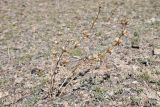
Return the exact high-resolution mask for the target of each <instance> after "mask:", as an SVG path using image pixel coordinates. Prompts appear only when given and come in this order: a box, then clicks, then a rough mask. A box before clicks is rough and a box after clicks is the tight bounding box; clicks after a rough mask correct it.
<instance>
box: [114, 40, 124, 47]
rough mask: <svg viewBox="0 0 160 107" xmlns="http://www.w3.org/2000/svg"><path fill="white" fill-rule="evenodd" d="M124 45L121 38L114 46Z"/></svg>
mask: <svg viewBox="0 0 160 107" xmlns="http://www.w3.org/2000/svg"><path fill="white" fill-rule="evenodd" d="M121 43H122V40H121V39H120V38H116V40H115V44H114V46H119V45H120V44H121Z"/></svg>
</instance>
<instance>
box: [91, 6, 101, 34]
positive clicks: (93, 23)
mask: <svg viewBox="0 0 160 107" xmlns="http://www.w3.org/2000/svg"><path fill="white" fill-rule="evenodd" d="M100 12H101V6H99V8H98V14H97V15H96V17H95V19H94V20H93V22H92V24H91V28H90V31H91V30H92V29H93V27H94V25H95V23H96V21H97V19H98V17H99V14H100Z"/></svg>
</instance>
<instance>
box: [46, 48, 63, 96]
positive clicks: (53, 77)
mask: <svg viewBox="0 0 160 107" xmlns="http://www.w3.org/2000/svg"><path fill="white" fill-rule="evenodd" d="M63 54H64V51H63V50H62V52H61V54H60V55H59V57H58V60H57V62H56V64H55V68H54V69H53V70H52V71H53V73H52V75H51V87H50V90H49V95H50V96H52V92H53V88H54V83H55V74H56V72H57V68H58V65H59V63H60V60H61V59H62V56H63Z"/></svg>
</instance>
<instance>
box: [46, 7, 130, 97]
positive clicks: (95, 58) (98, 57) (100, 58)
mask: <svg viewBox="0 0 160 107" xmlns="http://www.w3.org/2000/svg"><path fill="white" fill-rule="evenodd" d="M114 11H115V10H114ZM100 12H101V6H100V5H99V8H98V13H97V15H96V16H95V18H94V20H93V21H92V23H91V27H90V30H89V31H91V30H92V29H93V27H94V25H95V23H96V21H97V20H98V17H99V14H100ZM120 24H121V25H122V29H121V33H120V34H119V35H118V37H117V38H115V40H114V41H113V42H112V45H111V47H108V48H106V49H104V50H102V51H100V52H98V53H97V54H95V53H91V54H90V55H87V56H84V57H81V58H79V59H78V64H77V65H76V66H75V67H74V68H72V71H71V73H72V74H71V75H69V76H68V77H66V78H65V80H64V81H63V83H62V84H61V85H60V86H58V87H56V86H54V85H55V84H54V83H55V75H56V72H57V70H58V65H59V64H60V62H62V63H64V64H68V63H69V62H70V61H68V60H63V58H62V57H63V54H64V53H65V52H68V51H69V50H66V48H62V50H61V53H60V55H59V57H58V60H57V61H56V64H55V67H54V69H53V70H52V71H51V72H52V75H51V84H50V90H49V96H52V94H53V92H54V89H56V90H57V93H56V94H55V96H61V95H63V93H64V91H65V89H66V88H67V87H68V85H70V84H71V83H72V82H73V80H74V78H76V77H77V76H78V75H79V73H80V72H77V71H78V70H77V69H80V66H81V65H82V63H86V61H88V62H93V61H95V62H100V66H101V65H102V62H103V61H104V59H106V57H107V54H109V55H110V54H112V52H113V50H114V48H115V47H118V46H119V45H120V44H122V42H123V41H122V37H123V36H127V35H128V31H127V30H126V27H127V25H128V20H127V19H126V18H125V19H123V20H121V23H120ZM83 36H84V37H86V38H89V36H90V34H89V32H84V33H83ZM65 46H66V45H65ZM79 46H80V44H79V42H77V41H76V42H75V43H74V46H73V48H77V47H79ZM61 60H63V61H61ZM90 70H91V68H89V71H90Z"/></svg>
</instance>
